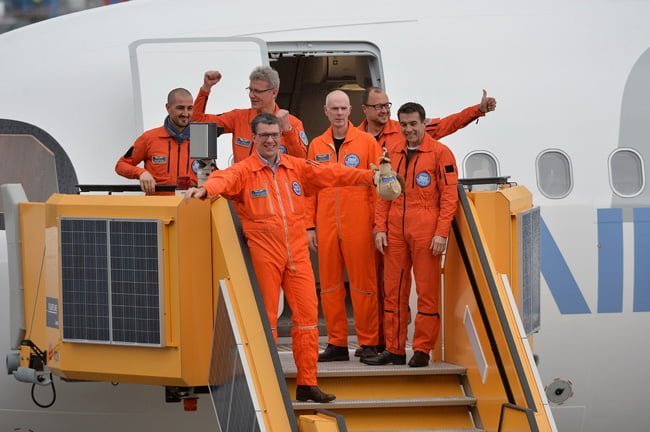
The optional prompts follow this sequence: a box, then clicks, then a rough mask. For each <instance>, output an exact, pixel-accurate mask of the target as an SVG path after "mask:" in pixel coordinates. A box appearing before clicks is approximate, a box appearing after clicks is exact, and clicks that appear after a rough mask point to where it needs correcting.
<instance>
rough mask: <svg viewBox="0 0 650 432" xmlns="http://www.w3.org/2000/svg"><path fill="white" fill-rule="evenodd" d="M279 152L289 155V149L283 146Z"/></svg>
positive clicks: (279, 148)
mask: <svg viewBox="0 0 650 432" xmlns="http://www.w3.org/2000/svg"><path fill="white" fill-rule="evenodd" d="M278 150H279V151H280V154H287V148H286V147H285V146H283V145H281V146H279V147H278Z"/></svg>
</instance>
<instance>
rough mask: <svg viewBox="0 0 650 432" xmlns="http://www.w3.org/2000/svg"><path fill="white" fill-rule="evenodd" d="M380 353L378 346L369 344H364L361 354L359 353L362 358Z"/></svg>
mask: <svg viewBox="0 0 650 432" xmlns="http://www.w3.org/2000/svg"><path fill="white" fill-rule="evenodd" d="M355 354H356V353H355ZM378 354H379V353H378V352H377V348H376V347H374V346H369V345H362V346H361V354H360V355H359V357H361V359H364V358H368V357H377V355H378Z"/></svg>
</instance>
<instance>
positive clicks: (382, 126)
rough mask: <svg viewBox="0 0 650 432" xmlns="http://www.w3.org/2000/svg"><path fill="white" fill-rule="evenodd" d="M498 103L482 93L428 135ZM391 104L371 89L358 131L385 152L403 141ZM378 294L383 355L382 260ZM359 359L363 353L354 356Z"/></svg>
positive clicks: (432, 123) (432, 122)
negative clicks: (474, 102) (478, 98)
mask: <svg viewBox="0 0 650 432" xmlns="http://www.w3.org/2000/svg"><path fill="white" fill-rule="evenodd" d="M496 104H497V102H496V99H494V98H493V97H489V96H488V95H487V91H485V90H483V96H482V98H481V102H480V103H479V104H477V105H474V106H470V107H467V108H465V109H464V110H462V111H460V112H458V113H455V114H450V115H448V116H447V117H443V118H435V119H427V120H425V122H426V126H425V129H426V132H427V133H428V134H429V135H431V137H432V138H433V139H436V140H439V139H440V138H443V137H445V136H447V135H451V134H453V133H454V132H456V131H457V130H458V129H462V128H464V127H465V126H467V125H468V124H470V123H471V122H472V121H474V120H477V119H478V118H479V117H482V116H484V115H485V114H487V113H488V112H490V111H494V110H495V109H496ZM391 106H392V103H391V102H390V101H389V99H388V95H387V94H386V92H385V91H384V90H383V89H382V88H379V87H369V88H367V89H366V91H365V92H364V94H363V99H362V103H361V109H362V110H363V114H364V116H365V117H366V118H365V119H364V120H363V121H362V122H361V124H359V126H358V128H359V129H361V130H362V131H365V132H368V133H369V134H371V135H372V136H374V137H375V139H376V140H377V142H378V143H379V145H380V146H381V147H382V148H385V149H388V148H392V147H393V146H395V145H398V146H399V145H401V143H402V141H404V135H402V129H401V127H400V125H399V122H398V121H396V120H392V119H391V118H390V108H391ZM377 275H378V276H377V294H378V302H377V303H378V305H379V345H378V346H377V351H378V352H382V351H383V350H384V349H385V347H386V346H385V343H384V332H383V310H384V304H383V276H384V271H383V258H382V257H378V258H377ZM355 355H356V356H357V357H359V356H360V355H361V349H358V350H357V351H356V352H355Z"/></svg>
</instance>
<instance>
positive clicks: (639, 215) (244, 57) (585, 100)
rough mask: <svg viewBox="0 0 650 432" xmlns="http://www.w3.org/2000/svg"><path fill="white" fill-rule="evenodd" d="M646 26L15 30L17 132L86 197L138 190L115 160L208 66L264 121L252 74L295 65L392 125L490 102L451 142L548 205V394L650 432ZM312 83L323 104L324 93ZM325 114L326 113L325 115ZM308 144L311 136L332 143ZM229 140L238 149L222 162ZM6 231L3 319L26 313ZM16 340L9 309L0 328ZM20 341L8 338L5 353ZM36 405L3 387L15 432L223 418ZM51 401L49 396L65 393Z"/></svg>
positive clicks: (381, 17)
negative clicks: (369, 97) (484, 97)
mask: <svg viewBox="0 0 650 432" xmlns="http://www.w3.org/2000/svg"><path fill="white" fill-rule="evenodd" d="M648 17H650V3H648V2H612V1H597V2H588V3H586V2H581V1H575V0H571V1H566V2H551V1H535V2H533V1H529V2H520V1H514V0H506V1H502V2H496V3H495V2H489V3H486V2H480V1H475V0H471V1H469V2H454V1H421V0H416V1H414V2H409V3H399V2H397V3H396V2H388V1H384V0H375V1H359V2H349V1H348V2H343V1H338V0H337V1H333V2H329V3H314V4H307V3H305V2H300V1H295V0H289V1H283V2H280V3H268V2H218V1H210V0H188V1H183V2H180V1H172V0H157V1H153V0H142V1H133V2H128V3H121V4H118V5H113V6H109V7H102V8H97V9H93V10H88V11H84V12H79V13H75V14H71V15H66V16H62V17H59V18H55V19H51V20H48V21H44V22H41V23H38V24H34V25H31V26H28V27H24V28H20V29H17V30H14V31H11V32H9V33H6V34H2V35H0V54H1V56H2V62H0V77H2V79H1V80H0V101H1V103H0V119H3V120H9V121H11V123H10V124H17V123H15V122H22V123H24V124H27V125H28V126H27V127H29V126H33V127H36V128H39V129H41V130H42V131H45V132H47V134H49V135H50V136H51V138H52V139H53V141H55V142H56V143H58V145H59V146H60V148H59V149H58V150H53V149H51V148H50V149H49V151H50V153H53V154H55V155H57V157H62V156H61V154H60V152H63V153H64V154H65V157H67V158H69V164H68V165H66V164H60V163H59V162H57V165H56V172H55V174H56V175H57V176H59V177H61V176H67V179H68V180H65V181H64V180H59V183H58V189H57V190H61V191H65V190H62V189H65V188H66V187H68V186H70V183H71V182H73V181H72V180H70V179H71V178H73V176H76V181H77V182H78V183H81V184H118V183H119V184H121V183H133V181H131V182H130V181H128V180H126V179H123V178H120V177H118V176H117V175H116V174H115V171H114V166H115V162H116V161H117V160H118V158H119V157H120V156H121V155H122V154H124V153H125V151H126V150H127V149H128V148H129V146H130V145H131V143H132V142H133V141H134V140H135V139H136V138H137V137H138V136H139V135H140V134H141V133H142V132H143V131H144V130H146V129H150V128H153V127H157V126H160V125H161V124H162V121H163V119H164V117H165V115H166V112H165V108H164V103H165V98H166V95H167V91H169V90H170V89H171V88H174V87H185V88H187V89H188V90H190V91H191V92H192V93H193V94H194V95H196V92H197V91H198V89H199V87H200V86H201V84H202V82H203V71H204V70H208V69H218V70H221V71H222V73H223V79H222V80H221V82H220V83H218V84H217V85H216V86H215V87H214V88H213V90H212V93H211V96H210V100H209V105H208V110H207V111H208V112H211V113H219V112H223V111H227V110H230V109H233V108H245V107H248V106H249V101H248V99H247V93H246V92H245V91H244V87H246V86H247V85H248V73H249V72H250V70H251V69H252V67H253V66H256V65H259V64H262V63H266V64H268V63H269V62H270V64H271V65H272V66H273V65H277V64H280V63H282V62H283V61H287V62H288V61H289V60H286V59H287V58H291V56H292V54H293V55H296V54H298V55H300V56H304V57H310V56H311V57H314V58H316V57H327V60H326V63H327V64H326V66H327V68H326V69H323V71H317V72H314V73H313V74H312V75H310V76H311V77H318V76H320V77H321V78H322V79H321V81H318V82H317V80H314V82H313V83H311V84H314V85H317V84H319V83H320V85H321V87H319V88H318V91H320V92H322V91H324V90H325V88H324V87H323V84H322V83H323V82H325V83H327V82H331V86H336V85H339V84H340V83H341V82H343V81H345V80H346V79H348V80H349V75H350V74H355V73H356V74H357V77H359V76H362V77H365V78H366V80H365V82H358V80H357V84H359V85H361V86H365V85H369V84H374V85H379V86H383V87H385V89H386V91H387V93H388V95H389V97H390V100H391V102H393V118H395V115H396V112H397V107H399V106H400V105H401V104H402V103H405V102H408V101H416V102H419V103H421V104H422V105H423V106H424V107H425V108H426V109H427V115H428V116H430V117H443V116H445V115H447V114H450V113H454V112H457V111H459V110H460V109H461V108H464V107H466V106H469V105H473V104H476V103H478V102H479V100H480V97H481V90H482V89H483V88H485V89H487V90H488V92H489V94H490V95H493V96H495V97H496V98H497V100H498V107H497V110H496V111H495V112H493V113H489V114H488V115H487V116H486V117H485V118H481V119H480V120H479V122H478V124H471V125H469V126H467V127H466V128H464V129H462V130H460V131H458V132H456V133H455V134H453V135H450V136H448V137H445V138H443V139H441V141H443V142H444V143H445V144H447V145H448V146H449V147H450V148H451V149H452V150H453V151H454V153H455V155H456V158H457V161H458V165H459V168H460V170H461V177H463V176H479V175H478V174H480V172H481V171H480V170H478V171H472V169H473V168H472V166H473V165H472V164H471V160H472V159H471V156H472V155H473V154H477V152H478V154H479V155H483V156H485V157H491V158H492V159H491V160H492V161H493V168H494V169H495V170H496V172H494V170H493V171H489V170H488V171H486V172H487V173H488V174H493V175H509V176H511V180H513V181H516V182H517V183H519V184H523V185H525V186H527V187H528V188H529V189H530V190H531V191H532V192H533V195H534V201H535V204H536V205H539V206H540V207H541V214H542V219H543V227H542V239H541V248H542V275H543V276H544V278H543V281H544V282H543V286H542V299H541V310H542V328H541V331H540V333H539V334H538V335H536V336H535V345H534V351H535V353H536V354H537V355H538V356H539V359H540V362H539V370H540V374H541V377H542V381H543V382H544V384H545V385H550V384H552V383H553V382H554V380H556V379H560V380H562V381H563V382H566V383H570V385H571V391H572V395H571V397H569V398H568V399H567V400H566V401H564V402H563V403H561V404H560V403H555V404H553V403H552V406H553V414H554V417H555V420H556V422H557V425H558V430H560V431H562V432H583V431H589V432H598V431H602V432H605V431H614V430H620V431H639V432H640V431H646V430H648V428H650V410H648V409H647V402H646V399H647V398H646V397H645V395H646V382H647V377H648V376H650V363H649V362H648V361H647V357H648V354H649V353H650V348H649V347H648V346H649V345H648V343H647V342H648V336H647V329H648V328H650V271H648V270H646V269H645V267H648V262H650V255H649V254H650V216H648V214H649V213H648V207H650V189H649V188H647V187H645V186H646V185H645V175H646V174H645V172H646V169H645V168H646V167H647V161H650V141H649V140H648V137H649V136H650V134H649V132H650V130H649V129H650V122H649V121H648V119H650V81H649V80H648V79H647V77H648V74H649V73H650V50H649V48H650V27H648V24H647V21H648ZM328 50H330V52H329V54H328V53H327V51H328ZM346 50H348V51H349V52H348V53H346V52H345V51H346ZM350 52H351V53H352V55H354V56H356V57H360V58H363V59H364V60H363V61H357V62H356V68H357V69H355V66H354V64H348V63H346V60H345V57H348V56H350V55H351V54H350ZM333 57H337V58H338V60H337V61H334V60H332V58H333ZM277 59H280V60H277ZM283 59H284V60H283ZM324 62H325V60H324ZM309 65H313V66H314V67H316V62H314V63H313V64H312V63H309ZM359 65H362V66H359ZM321 66H322V65H321ZM348 66H349V68H350V69H349V70H346V69H345V68H346V67H348ZM359 67H363V68H367V69H368V70H367V71H365V72H363V71H362V72H359V70H358V68H359ZM319 74H320V75H319ZM281 76H282V73H281ZM325 85H327V84H325ZM308 88H309V87H307V85H306V84H305V86H304V87H303V91H302V95H303V96H304V97H305V98H307V97H309V95H311V96H314V94H315V93H309V92H308ZM332 88H335V87H332ZM330 89H331V88H330ZM318 95H320V93H318ZM287 97H289V96H288V95H287ZM287 100H289V99H287ZM318 100H320V99H317V97H316V96H314V101H315V102H314V103H312V105H313V107H312V109H313V110H314V111H318V112H319V115H320V116H321V117H323V118H324V116H323V115H322V109H321V106H322V104H323V102H324V100H320V102H318ZM291 103H292V104H293V103H297V102H296V101H291ZM353 103H354V100H353ZM281 105H282V103H281ZM295 106H297V107H300V109H302V110H303V111H304V112H305V113H306V112H307V111H308V110H309V107H305V106H302V105H300V104H299V103H297V105H295ZM285 107H286V108H288V109H289V108H290V107H289V106H283V108H285ZM353 111H355V112H356V113H357V115H358V114H359V113H360V111H361V108H360V107H359V106H358V105H355V106H353ZM323 120H324V119H323ZM303 121H304V122H305V126H306V127H307V126H308V124H309V123H308V122H307V121H305V120H304V119H303ZM310 124H313V125H316V124H317V120H314V121H313V122H312V123H310ZM0 125H1V123H0ZM21 127H22V126H21ZM307 128H308V127H307ZM308 129H309V128H308ZM18 130H22V129H20V128H19V129H18ZM308 132H309V134H310V138H313V137H315V136H316V134H320V133H321V132H322V129H321V130H316V126H313V127H312V131H309V130H308ZM9 133H11V131H9V132H7V131H0V134H9ZM18 133H21V132H18ZM1 139H2V138H0V145H1V144H2V141H1ZM230 139H231V137H230V135H228V136H227V137H223V138H220V143H221V144H220V146H219V152H220V153H219V159H218V163H219V165H220V166H222V167H223V166H227V165H228V163H229V158H230V155H231V145H230ZM1 151H2V152H4V151H5V150H4V149H3V150H1ZM57 151H58V152H59V153H57ZM621 151H622V152H623V153H622V154H619V152H621ZM46 153H47V152H46ZM6 154H8V153H6ZM486 155H487V156H486ZM549 155H550V157H551V158H550V160H549V161H547V163H548V164H549V165H543V164H544V163H545V162H544V160H545V157H546V156H549ZM562 155H563V156H562ZM635 155H636V156H635ZM619 156H623V159H622V161H621V160H620V158H619ZM2 159H5V156H3V157H2ZM619 162H620V163H622V164H623V165H618V164H619ZM49 163H50V165H51V161H50V162H49ZM3 164H6V165H3ZM21 164H22V165H21ZM626 164H627V165H626ZM9 165H11V166H12V167H13V168H14V169H15V170H16V171H17V172H18V171H20V172H22V173H23V174H22V175H24V176H25V177H35V178H38V177H39V176H41V175H44V174H43V173H42V172H41V168H39V165H34V162H33V161H31V160H30V161H25V160H24V159H21V158H18V157H14V159H13V160H12V161H11V162H9V161H8V160H4V161H0V166H2V167H8V166H9ZM542 165H543V166H542ZM621 167H622V168H621ZM3 169H5V168H3ZM622 172H623V173H627V174H629V176H631V177H629V176H628V177H625V176H623V177H624V178H621V177H620V176H621V175H622V174H621V173H622ZM555 175H558V176H559V175H561V176H563V177H561V179H560V180H558V181H557V182H556V181H555ZM0 176H2V174H0ZM66 181H67V182H68V183H65V182H66ZM3 182H4V180H3ZM29 194H30V192H29V190H28V197H29ZM30 198H31V197H30ZM32 199H34V198H32ZM4 236H5V233H4V231H0V240H2V241H0V305H7V304H8V303H9V301H8V289H7V285H8V279H7V263H6V261H7V254H6V249H5V248H6V246H5V241H4V240H5V238H4ZM7 328H8V313H6V311H5V312H4V313H0V329H7ZM9 345H10V344H9V335H8V333H7V331H5V330H0V352H1V353H2V355H3V357H4V354H5V352H6V351H8V350H9ZM29 391H30V386H28V385H25V384H22V383H18V382H16V381H15V380H14V379H13V377H11V376H7V375H4V374H0V429H2V430H22V431H26V430H29V429H32V430H34V431H48V432H49V431H64V430H65V431H76V430H86V429H92V430H96V431H104V430H106V431H109V430H142V429H144V428H146V427H147V426H148V425H151V424H152V422H153V424H155V427H156V429H157V430H160V431H166V430H170V431H171V430H178V429H179V428H181V427H182V428H184V429H189V430H200V428H202V427H205V425H210V424H212V423H213V422H214V420H213V416H214V414H213V412H212V410H211V408H209V406H208V404H207V403H205V404H204V405H202V406H200V407H199V411H198V412H196V413H183V412H182V408H181V407H180V406H178V405H169V404H165V402H164V394H163V391H162V389H161V388H158V387H146V386H129V385H122V384H121V385H118V386H112V385H111V384H110V383H93V384H89V383H60V384H59V382H58V381H57V393H58V395H57V403H56V405H55V406H54V407H52V408H50V409H47V410H43V409H40V408H37V407H36V406H35V405H33V404H32V402H31V400H30V395H29ZM40 392H42V396H43V398H44V399H47V398H48V397H49V390H48V389H47V388H42V389H41V388H39V389H37V397H38V395H39V394H41V393H40ZM550 399H551V402H553V399H552V398H550Z"/></svg>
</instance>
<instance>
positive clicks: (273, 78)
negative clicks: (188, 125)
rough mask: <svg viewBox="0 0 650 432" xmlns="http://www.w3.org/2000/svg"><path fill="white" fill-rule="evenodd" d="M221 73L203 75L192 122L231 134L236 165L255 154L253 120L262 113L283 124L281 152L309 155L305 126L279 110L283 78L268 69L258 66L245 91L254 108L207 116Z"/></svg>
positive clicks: (302, 155)
mask: <svg viewBox="0 0 650 432" xmlns="http://www.w3.org/2000/svg"><path fill="white" fill-rule="evenodd" d="M221 77H222V76H221V72H219V71H217V70H214V71H207V72H206V73H205V74H204V75H203V86H202V87H201V89H200V90H199V93H198V95H197V96H196V100H195V101H194V114H193V115H192V121H193V122H213V123H216V124H217V126H220V127H222V128H223V129H224V133H232V153H233V157H234V160H235V162H239V161H241V160H243V159H245V158H247V157H248V156H250V155H251V154H252V153H253V145H252V144H253V134H252V132H251V128H250V124H251V120H253V118H255V116H257V115H258V114H260V113H269V114H274V115H275V116H276V117H277V118H278V119H279V120H280V129H281V133H282V136H281V137H280V152H281V153H286V154H289V155H291V156H296V157H301V158H304V157H305V156H306V155H307V144H308V143H309V140H308V139H307V135H306V134H305V129H304V128H303V126H302V122H301V121H300V120H299V119H298V118H297V117H295V116H293V115H291V114H289V111H287V110H284V109H280V107H278V105H277V104H276V103H275V100H276V98H277V96H278V92H279V91H280V76H279V75H278V72H277V71H275V70H273V69H272V68H270V67H269V66H258V67H256V68H255V69H253V72H251V74H250V76H249V77H248V78H249V80H250V83H249V84H248V87H246V91H248V97H249V99H250V101H251V107H250V108H246V109H234V110H232V111H228V112H226V113H223V114H218V115H214V114H205V107H206V105H207V102H208V96H209V95H210V90H211V89H212V87H213V86H214V85H215V84H217V83H218V82H219V81H221Z"/></svg>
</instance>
